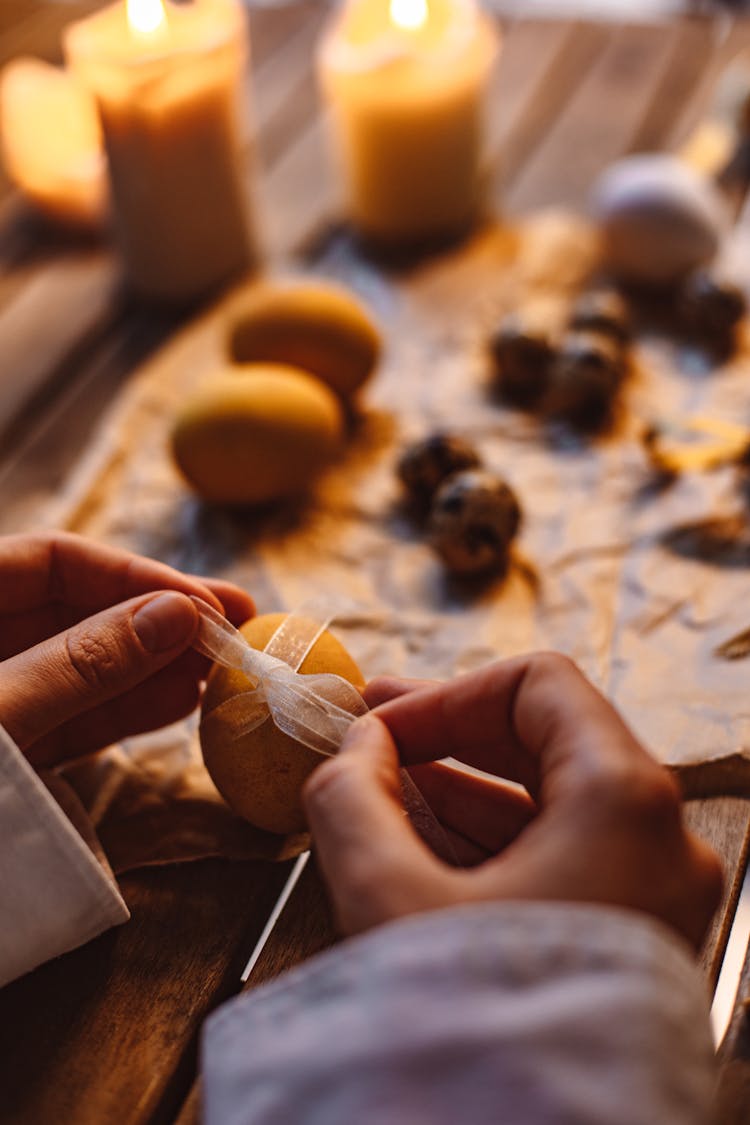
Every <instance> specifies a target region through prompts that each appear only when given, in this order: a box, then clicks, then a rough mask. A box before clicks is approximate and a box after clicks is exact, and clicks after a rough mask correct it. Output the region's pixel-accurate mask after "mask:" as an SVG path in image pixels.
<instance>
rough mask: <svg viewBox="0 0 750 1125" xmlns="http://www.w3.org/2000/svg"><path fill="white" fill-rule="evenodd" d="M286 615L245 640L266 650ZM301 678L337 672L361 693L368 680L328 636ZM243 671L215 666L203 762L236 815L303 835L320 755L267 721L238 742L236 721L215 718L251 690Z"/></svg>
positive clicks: (266, 621) (252, 626)
mask: <svg viewBox="0 0 750 1125" xmlns="http://www.w3.org/2000/svg"><path fill="white" fill-rule="evenodd" d="M286 616H287V615H286V614H284V613H268V614H264V615H263V616H261V617H254V618H252V619H251V620H250V621H248V622H247V623H246V624H245V625H243V626H242V630H241V632H242V634H243V636H244V637H245V639H246V640H247V641H248V643H249V644H251V645H252V646H253V648H256V649H263V648H265V646H266V645H267V644H268V642H269V640H270V639H271V637H272V636H273V634H274V633H275V632H276V630H277V629H278V627H279V625H281V623H282V622H283V621H284V620H285V618H286ZM300 672H302V673H303V674H308V675H309V674H314V673H320V672H333V673H335V674H336V675H339V676H341V677H343V679H345V680H348V681H349V682H350V683H352V684H354V686H355V687H357V688H360V689H361V688H362V687H364V679H363V677H362V673H361V672H360V670H359V668H358V667H357V665H356V664H355V663H354V661H353V660H352V658H351V656H350V655H349V653H348V652H347V651H346V649H345V648H344V646H343V645H342V644H341V642H340V641H338V640H337V639H336V637H334V636H333V634H331V633H329V632H328V630H325V631H324V632H323V633H322V634H321V635H320V636H319V637H318V639H317V641H316V642H315V644H314V645H313V647H312V648H311V650H310V652H309V653H308V654H307V656H306V657H305V659H304V661H303V662H302V665H301V667H300ZM251 686H252V685H251V683H250V681H249V680H248V679H247V677H246V676H245V675H244V674H243V673H242V672H239V671H234V670H230V669H228V668H223V667H221V666H219V665H215V666H214V668H213V669H212V670H211V672H210V674H209V677H208V683H207V685H206V691H205V694H204V696H203V703H202V707H201V724H200V740H201V749H202V751H203V760H204V762H205V763H206V769H207V770H208V772H209V773H210V775H211V777H212V779H213V782H214V784H215V785H216V788H217V789H218V790H219V792H220V793H221V795H222V796H223V797H224V799H225V801H226V802H227V804H229V805H231V807H232V808H233V809H234V811H235V812H237V813H239V815H240V816H242V817H244V818H245V819H246V820H249V821H250V823H251V824H254V825H255V826H256V827H257V828H263V829H265V830H266V831H268V832H277V833H287V832H301V831H303V830H304V829H305V827H306V821H305V815H304V811H303V809H302V801H301V796H300V794H301V791H302V786H303V785H304V783H305V780H306V779H307V777H308V776H309V775H310V773H311V772H312V771H313V769H314V768H315V766H316V765H319V763H320V762H321V761H323V757H322V755H320V754H318V753H316V752H315V751H314V750H311V749H310V748H309V747H307V746H303V745H302V744H301V743H299V742H296V741H295V740H294V739H292V738H290V737H289V735H287V734H284V732H283V731H281V730H279V728H278V727H277V726H276V724H275V723H274V721H273V719H271V718H270V717H269V718H267V719H266V720H265V721H264V722H263V723H262V724H261V725H260V726H258V727H256V728H255V730H252V731H250V732H249V733H248V734H243V735H241V736H240V737H239V738H235V737H234V724H235V721H236V720H235V718H234V717H233V716H231V715H227V716H224V715H222V714H220V713H219V714H213V712H214V711H215V709H216V708H217V707H218V706H219V704H221V703H224V701H225V700H227V699H231V698H232V697H233V696H235V695H237V694H239V693H240V692H243V691H248V690H250V688H251Z"/></svg>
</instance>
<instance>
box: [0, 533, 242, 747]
mask: <svg viewBox="0 0 750 1125" xmlns="http://www.w3.org/2000/svg"><path fill="white" fill-rule="evenodd" d="M186 595H195V596H197V597H199V598H202V599H203V600H204V601H207V602H209V603H210V604H211V605H213V606H214V608H215V609H218V610H220V611H222V612H224V613H226V616H227V617H228V618H229V620H230V621H232V622H233V623H234V624H237V625H238V624H241V623H242V622H243V621H245V620H247V618H248V617H251V616H252V614H253V613H254V609H255V607H254V605H253V601H252V599H251V598H250V597H249V596H248V595H247V594H246V593H244V591H242V590H240V589H239V588H238V587H237V586H234V585H232V584H231V583H229V582H222V581H214V580H203V579H199V578H191V577H188V576H187V575H184V574H181V573H180V572H179V571H176V570H173V569H172V568H171V567H168V566H164V565H163V564H162V563H158V562H154V561H153V560H151V559H146V558H141V557H139V556H137V555H131V554H129V553H127V552H125V551H119V550H115V549H113V548H111V547H105V546H102V545H101V544H97V543H94V542H92V541H89V540H87V539H83V538H81V537H79V536H76V535H68V534H65V533H50V534H43V535H14V536H8V537H5V538H0V723H2V725H3V726H4V727H5V729H6V730H7V731H8V733H9V734H10V735H11V737H12V738H13V739H14V741H15V742H16V744H17V745H18V746H19V747H20V749H21V750H22V751H23V752H24V753H25V754H26V756H27V757H28V758H29V760H30V761H31V762H32V764H34V765H35V766H37V767H39V766H53V765H57V764H59V763H60V762H63V761H65V760H67V759H69V758H72V757H78V756H81V755H83V754H86V753H90V752H91V751H93V750H98V749H100V748H102V747H103V746H107V745H109V744H110V743H112V742H116V741H118V740H119V739H121V738H125V737H127V736H129V735H133V734H139V733H141V732H143V731H147V730H154V729H156V728H158V727H162V726H165V725H166V724H167V723H171V722H175V721H176V720H177V719H179V718H182V717H183V716H184V715H186V714H188V713H189V712H190V711H192V710H193V708H194V707H195V706H196V704H197V702H198V698H199V692H200V682H201V680H202V679H204V678H205V675H206V672H207V670H208V661H207V660H206V659H205V658H203V657H201V656H199V654H198V653H197V652H195V651H194V650H193V649H191V647H190V646H191V643H192V641H193V639H194V637H195V634H196V632H197V629H198V611H197V609H196V607H195V606H194V604H193V603H192V602H191V601H190V599H189V597H186Z"/></svg>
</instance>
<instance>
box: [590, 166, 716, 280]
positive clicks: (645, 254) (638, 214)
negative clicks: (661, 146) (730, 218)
mask: <svg viewBox="0 0 750 1125" xmlns="http://www.w3.org/2000/svg"><path fill="white" fill-rule="evenodd" d="M592 208H593V212H594V215H595V217H596V218H597V220H598V222H599V225H600V230H601V236H602V249H603V258H604V265H605V266H606V267H607V268H608V269H609V270H610V271H611V272H612V273H613V274H615V275H616V276H617V277H619V278H621V279H623V280H625V281H631V282H636V283H642V284H647V285H674V284H677V283H679V282H680V281H681V280H682V278H683V277H685V276H686V275H687V274H688V273H690V272H691V271H692V270H694V269H696V268H697V267H698V266H701V265H703V264H704V263H705V262H708V261H710V260H711V258H713V256H714V255H715V254H716V251H717V250H718V247H719V242H720V239H721V235H722V233H723V231H724V229H725V226H726V222H727V210H726V204H725V201H724V199H723V197H722V196H721V194H720V192H719V190H718V188H717V187H716V186H715V184H714V183H713V182H712V181H711V180H709V179H708V178H707V177H706V176H704V175H702V174H701V173H700V172H698V171H696V170H695V169H693V168H691V167H690V165H688V164H687V163H686V162H685V161H683V160H680V159H678V158H677V157H674V156H666V155H661V154H654V155H641V156H630V157H627V158H626V159H624V160H620V161H618V162H617V163H616V164H613V165H611V166H610V167H609V168H608V169H607V170H606V171H605V172H604V173H603V175H602V176H600V178H599V180H598V181H597V183H596V185H595V188H594V191H593V196H592Z"/></svg>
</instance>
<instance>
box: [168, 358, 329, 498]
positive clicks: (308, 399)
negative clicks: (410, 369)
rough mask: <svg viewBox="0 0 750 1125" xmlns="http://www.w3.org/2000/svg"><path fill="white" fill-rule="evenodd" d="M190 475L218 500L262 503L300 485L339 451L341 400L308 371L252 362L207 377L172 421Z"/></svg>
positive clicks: (182, 465)
mask: <svg viewBox="0 0 750 1125" xmlns="http://www.w3.org/2000/svg"><path fill="white" fill-rule="evenodd" d="M171 438H172V453H173V455H174V459H175V461H176V463H177V465H178V467H179V469H180V470H181V472H182V473H183V475H184V477H185V478H186V480H187V481H188V482H189V483H190V484H191V485H192V486H193V488H194V489H195V491H196V492H197V493H198V494H199V495H200V496H202V497H203V498H204V500H210V501H213V502H215V503H219V504H263V503H267V502H268V501H270V500H276V499H280V498H283V497H286V496H291V495H294V494H295V493H300V492H303V491H304V490H305V489H306V488H307V487H308V486H309V484H310V481H311V479H312V478H313V477H314V476H315V474H316V473H318V472H319V471H320V470H321V469H323V468H324V467H325V466H326V465H327V464H328V463H329V462H330V461H332V460H333V458H335V457H336V455H337V454H338V453H339V451H340V449H341V446H342V443H343V438H344V418H343V413H342V410H341V405H340V403H339V401H338V399H337V398H336V396H335V395H334V394H333V392H332V391H330V390H329V389H328V388H327V387H325V386H323V384H322V383H321V382H320V381H319V380H317V379H315V378H313V376H311V375H308V374H307V373H306V372H304V371H298V370H295V369H294V368H292V367H283V366H281V365H274V364H248V365H246V366H245V367H242V368H240V369H238V370H237V371H232V370H224V371H222V372H220V373H219V374H218V375H216V376H214V378H213V379H210V380H208V381H207V382H206V383H205V384H204V385H203V386H202V387H200V388H199V389H198V390H197V391H196V392H195V394H193V395H192V396H191V397H190V398H189V399H188V400H187V401H186V402H185V403H184V405H183V407H182V410H181V411H180V413H179V415H178V416H177V418H176V419H175V422H174V425H173V427H172V435H171Z"/></svg>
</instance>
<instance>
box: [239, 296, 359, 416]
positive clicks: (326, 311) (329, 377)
mask: <svg viewBox="0 0 750 1125" xmlns="http://www.w3.org/2000/svg"><path fill="white" fill-rule="evenodd" d="M380 346H381V344H380V334H379V332H378V329H377V327H376V326H375V324H374V323H373V321H372V319H371V317H370V315H369V313H368V312H367V310H366V309H365V308H364V306H363V305H361V304H360V302H359V301H357V300H356V299H355V298H354V297H353V296H352V295H351V294H350V293H348V292H347V291H346V290H345V289H341V288H339V287H338V286H335V285H330V284H321V283H318V282H315V283H307V282H298V283H295V284H288V285H264V286H261V287H259V288H258V289H256V290H255V291H254V292H253V293H252V294H251V295H250V296H249V297H248V299H247V301H246V303H245V305H244V306H243V307H242V309H241V310H240V311H239V312H238V314H237V316H236V318H235V320H234V323H233V324H232V326H231V328H230V334H229V353H230V357H231V358H232V359H233V360H234V361H235V362H236V363H288V364H291V365H292V366H293V367H301V368H302V369H303V370H305V371H309V372H311V374H313V375H317V377H318V378H319V379H322V380H323V382H324V383H327V384H328V386H329V387H331V389H332V390H334V391H335V392H336V393H337V394H338V395H341V396H342V397H343V398H349V397H350V396H351V395H353V394H354V392H355V391H357V390H358V389H359V388H360V387H361V386H362V384H363V383H364V382H365V381H366V380H367V379H368V377H369V376H370V374H371V372H372V370H373V368H374V367H375V364H376V363H377V360H378V356H379V354H380Z"/></svg>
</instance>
